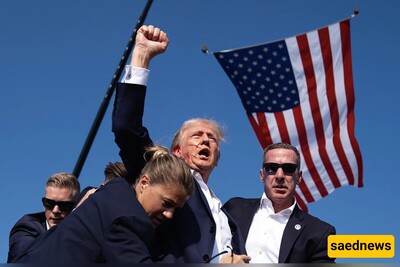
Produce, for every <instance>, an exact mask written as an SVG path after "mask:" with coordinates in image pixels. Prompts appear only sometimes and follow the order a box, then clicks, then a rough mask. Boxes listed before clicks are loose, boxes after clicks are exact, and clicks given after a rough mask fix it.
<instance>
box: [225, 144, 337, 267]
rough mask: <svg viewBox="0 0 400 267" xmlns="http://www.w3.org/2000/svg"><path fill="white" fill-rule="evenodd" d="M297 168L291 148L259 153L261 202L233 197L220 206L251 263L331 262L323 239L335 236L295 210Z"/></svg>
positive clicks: (276, 146) (323, 224) (325, 226)
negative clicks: (232, 222)
mask: <svg viewBox="0 0 400 267" xmlns="http://www.w3.org/2000/svg"><path fill="white" fill-rule="evenodd" d="M299 166H300V154H299V152H298V150H297V149H296V148H295V147H294V146H292V145H289V144H285V143H275V144H272V145H270V146H268V147H267V148H266V149H265V150H264V154H263V162H262V168H261V170H260V180H261V182H262V183H263V184H264V193H263V195H262V197H261V199H260V198H257V199H244V198H239V197H236V198H232V199H230V200H228V202H227V203H225V205H224V208H226V210H228V212H229V213H230V214H231V215H232V216H233V217H234V219H235V220H236V222H237V224H238V226H239V229H240V231H241V233H242V235H243V238H244V239H245V242H246V251H247V253H248V255H249V256H250V257H251V262H250V263H317V262H334V260H335V259H332V258H329V257H328V255H327V238H328V236H329V235H332V234H335V233H336V230H335V228H334V227H333V226H332V225H330V224H328V223H326V222H323V221H321V220H319V219H318V218H316V217H314V216H311V215H309V214H308V213H306V212H304V211H302V210H301V209H300V208H299V207H298V206H297V203H296V199H295V197H294V192H295V189H296V186H297V185H298V184H299V183H301V182H302V172H301V170H299Z"/></svg>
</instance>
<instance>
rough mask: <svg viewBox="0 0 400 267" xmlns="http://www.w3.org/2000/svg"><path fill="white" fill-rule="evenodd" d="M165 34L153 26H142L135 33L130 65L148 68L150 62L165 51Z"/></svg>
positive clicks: (166, 40)
mask: <svg viewBox="0 0 400 267" xmlns="http://www.w3.org/2000/svg"><path fill="white" fill-rule="evenodd" d="M168 44H169V40H168V37H167V34H166V33H165V32H164V31H162V30H160V28H157V27H154V26H153V25H149V26H146V25H143V26H142V27H140V28H139V30H138V31H137V33H136V39H135V48H134V49H133V52H132V59H131V65H132V66H135V67H141V68H146V69H147V68H148V66H149V64H150V60H151V59H152V58H153V57H155V56H156V55H159V54H161V53H164V52H165V51H166V50H167V47H168Z"/></svg>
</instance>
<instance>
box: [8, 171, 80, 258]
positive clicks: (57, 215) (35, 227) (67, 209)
mask: <svg viewBox="0 0 400 267" xmlns="http://www.w3.org/2000/svg"><path fill="white" fill-rule="evenodd" d="M79 191H80V184H79V181H78V179H77V178H76V177H75V176H74V175H73V174H70V173H65V172H61V173H56V174H53V175H52V176H50V178H49V179H48V180H47V182H46V187H45V196H44V197H43V198H42V204H43V207H44V211H43V212H38V213H31V214H26V215H24V216H23V217H22V218H21V219H19V220H18V222H17V223H16V224H15V225H14V227H13V228H12V229H11V232H10V237H9V251H8V258H7V262H11V261H12V260H13V259H14V258H16V257H18V256H20V255H22V254H23V253H25V252H26V250H27V249H28V248H29V246H30V244H31V243H32V242H33V241H34V240H35V239H36V238H37V237H38V236H39V235H41V234H42V233H44V232H46V231H47V230H49V229H50V227H53V226H54V225H57V224H59V223H60V222H61V221H62V220H63V219H64V218H65V217H66V216H68V215H69V214H70V213H71V211H72V210H73V208H74V198H75V196H76V195H77V194H78V193H79Z"/></svg>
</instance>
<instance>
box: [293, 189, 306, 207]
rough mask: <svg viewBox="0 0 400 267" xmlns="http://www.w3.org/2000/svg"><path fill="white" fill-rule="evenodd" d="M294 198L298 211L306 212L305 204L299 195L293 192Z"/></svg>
mask: <svg viewBox="0 0 400 267" xmlns="http://www.w3.org/2000/svg"><path fill="white" fill-rule="evenodd" d="M294 197H295V198H296V201H297V204H298V205H299V207H300V209H302V210H303V211H306V212H308V207H307V204H306V203H305V202H304V201H303V199H302V198H301V197H300V196H299V194H297V192H294Z"/></svg>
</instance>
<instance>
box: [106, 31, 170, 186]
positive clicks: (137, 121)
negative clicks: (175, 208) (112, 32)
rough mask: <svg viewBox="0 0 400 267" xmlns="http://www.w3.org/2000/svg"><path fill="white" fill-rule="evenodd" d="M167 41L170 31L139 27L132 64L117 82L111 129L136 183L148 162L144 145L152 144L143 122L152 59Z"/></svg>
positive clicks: (129, 179) (132, 180)
mask: <svg viewBox="0 0 400 267" xmlns="http://www.w3.org/2000/svg"><path fill="white" fill-rule="evenodd" d="M168 43H169V41H168V38H167V34H166V33H165V32H163V31H161V30H160V29H159V28H156V27H154V26H151V25H150V26H142V27H140V28H139V30H138V32H137V34H136V39H135V48H134V49H133V51H132V58H131V62H130V65H129V66H127V68H126V73H125V75H124V77H123V79H122V82H121V83H119V84H118V85H117V92H116V96H115V102H114V110H113V114H112V131H113V132H114V136H115V142H116V144H117V145H118V147H119V148H120V152H119V154H120V157H121V159H122V161H123V162H124V165H125V167H126V169H127V171H128V175H129V177H128V181H129V182H130V183H134V181H135V180H136V178H137V176H138V175H139V173H140V171H141V170H142V168H143V166H144V164H145V161H144V159H143V153H144V148H145V147H146V146H149V145H151V144H152V141H151V139H150V136H149V133H148V131H147V129H146V128H145V127H144V126H143V123H142V118H143V112H144V102H145V97H146V88H147V76H148V72H149V70H148V68H149V65H150V61H151V59H152V58H154V57H155V56H157V55H159V54H161V53H163V52H165V51H166V49H167V46H168Z"/></svg>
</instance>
